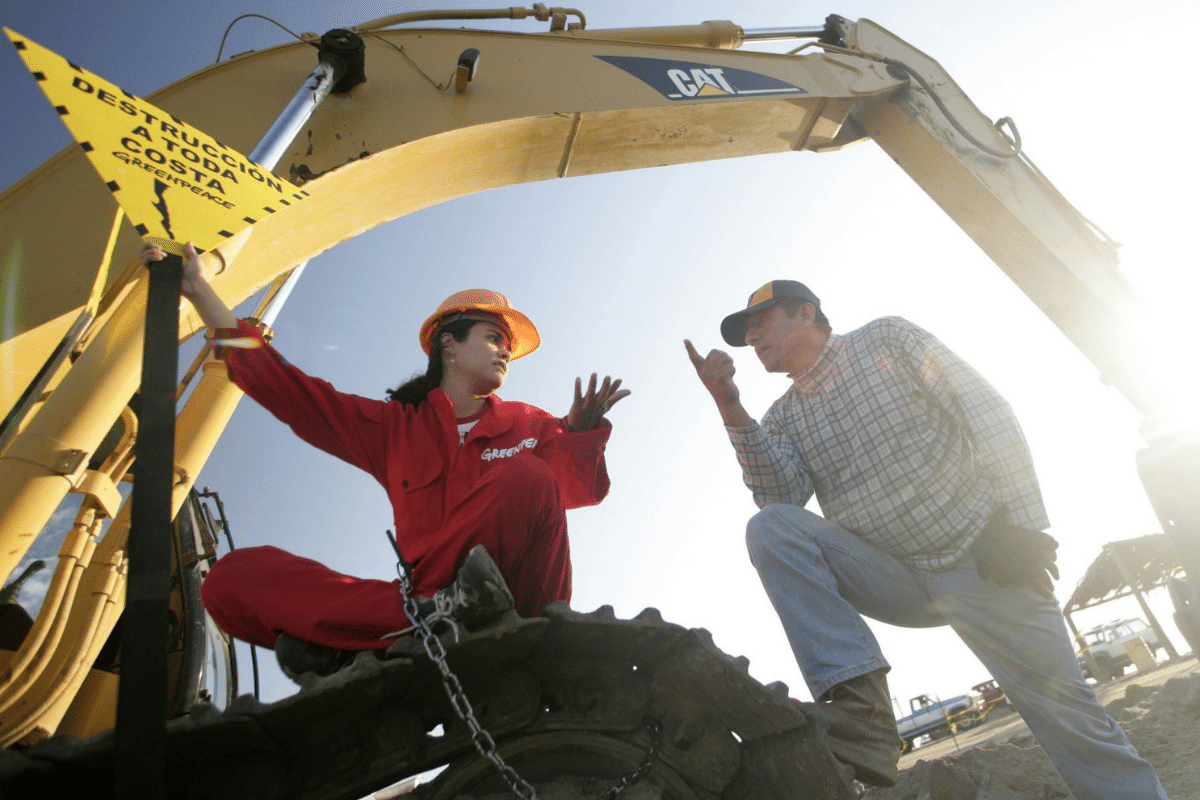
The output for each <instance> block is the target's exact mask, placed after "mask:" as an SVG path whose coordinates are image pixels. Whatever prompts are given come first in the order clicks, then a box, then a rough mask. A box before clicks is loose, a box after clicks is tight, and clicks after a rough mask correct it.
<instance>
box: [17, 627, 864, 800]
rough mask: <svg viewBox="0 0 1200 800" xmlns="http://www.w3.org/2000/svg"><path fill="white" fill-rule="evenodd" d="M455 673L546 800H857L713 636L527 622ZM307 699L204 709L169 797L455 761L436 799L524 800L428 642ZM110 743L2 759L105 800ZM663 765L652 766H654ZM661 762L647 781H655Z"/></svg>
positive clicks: (301, 799)
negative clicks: (479, 744) (456, 702)
mask: <svg viewBox="0 0 1200 800" xmlns="http://www.w3.org/2000/svg"><path fill="white" fill-rule="evenodd" d="M444 640H445V641H446V649H447V651H448V656H447V663H448V665H449V666H450V668H451V669H452V670H453V672H454V674H455V675H457V677H458V680H459V682H460V684H461V686H462V688H463V690H464V691H465V693H466V696H467V698H468V699H469V702H470V705H471V707H472V708H473V711H474V714H475V717H476V718H477V719H478V721H479V723H480V724H481V725H482V726H483V728H484V729H486V730H487V731H488V732H489V733H490V735H491V737H492V738H493V739H494V741H495V750H496V753H497V755H498V756H500V757H501V758H502V759H504V761H505V762H507V763H508V764H509V765H510V766H511V767H512V768H513V769H514V770H515V771H516V772H517V773H518V774H519V775H521V777H522V778H523V779H524V780H526V781H527V782H528V783H529V784H530V785H531V786H532V787H533V788H534V789H535V790H536V791H537V796H538V797H539V798H540V799H541V800H574V798H597V800H599V798H601V797H604V796H605V794H606V793H607V792H608V791H609V790H610V789H611V787H613V786H614V785H619V784H620V783H621V780H622V778H627V777H628V776H630V775H632V774H634V773H635V772H638V771H639V767H640V768H641V771H642V773H643V774H642V775H641V777H640V780H638V781H637V783H636V784H634V785H633V786H632V787H631V788H629V789H628V790H627V791H625V792H624V794H623V795H622V796H624V797H627V798H631V799H632V800H645V799H647V798H661V799H662V800H740V799H741V798H755V799H756V800H806V799H807V798H812V799H813V800H816V799H817V798H821V800H843V798H844V799H846V800H849V799H850V798H854V797H855V796H856V794H857V793H856V791H855V786H854V783H853V778H852V775H851V774H850V771H849V769H848V768H847V767H846V766H845V765H842V764H840V763H839V762H837V761H836V760H835V759H834V758H833V756H832V754H831V753H830V751H829V748H828V745H827V743H826V740H825V734H824V731H823V730H822V729H821V727H820V726H819V725H818V724H817V723H816V722H815V721H814V720H813V719H812V718H811V717H810V716H809V715H808V714H807V713H806V711H805V708H804V704H803V703H800V702H799V701H796V700H793V699H791V698H789V697H788V690H787V687H786V686H785V685H784V684H782V683H773V684H771V685H769V686H763V685H762V684H760V683H758V682H757V681H755V680H754V679H753V678H751V677H750V675H749V672H748V666H749V662H748V661H747V660H746V659H744V658H733V657H731V656H728V655H726V654H725V653H723V652H721V651H720V650H719V649H718V648H717V647H716V646H715V645H714V644H713V642H712V637H711V635H710V634H709V633H708V632H707V631H705V630H695V629H693V630H689V629H686V628H683V627H680V626H678V625H674V624H670V623H667V622H664V621H663V620H662V617H661V616H660V615H659V613H658V611H657V610H655V609H647V610H646V611H643V612H642V613H641V614H639V615H638V616H637V617H635V618H634V619H629V620H623V619H618V618H616V616H615V615H614V614H613V611H612V609H611V608H610V607H607V606H605V607H602V608H601V609H599V610H597V611H595V612H592V613H588V614H584V613H578V612H574V611H571V610H570V609H569V608H567V606H566V605H565V604H562V603H556V604H554V605H552V606H549V607H547V608H546V609H545V610H544V611H543V612H542V615H541V616H539V617H536V618H532V619H522V618H520V617H518V616H516V615H515V614H511V613H510V614H508V615H506V616H505V617H502V618H501V619H500V620H499V621H497V622H496V623H495V624H492V625H489V626H488V627H486V628H484V629H481V630H479V631H476V632H473V633H465V632H464V633H463V635H462V636H461V638H460V639H459V641H457V642H456V643H454V642H452V635H451V634H446V635H445V637H444ZM312 677H313V679H312V681H310V682H308V683H306V684H305V685H304V686H303V687H302V689H301V691H300V692H298V693H297V694H295V695H293V696H292V697H289V698H286V699H284V700H280V701H278V702H275V703H271V704H261V703H258V702H257V701H255V700H254V699H253V698H251V697H249V696H243V697H240V698H238V699H237V700H236V701H235V702H234V703H233V704H231V706H230V707H229V708H228V709H226V710H225V711H224V712H218V711H217V710H216V709H214V708H212V707H211V706H207V705H200V706H198V707H196V708H195V709H194V710H193V711H192V713H191V714H190V715H189V716H188V717H186V718H183V719H179V720H175V721H173V722H172V723H170V725H169V726H168V745H167V772H168V777H167V785H168V786H170V787H171V796H172V797H176V798H196V799H197V800H199V799H200V798H205V799H206V800H207V799H210V798H211V799H213V800H215V799H216V798H221V800H240V799H241V798H246V800H250V798H254V800H283V798H288V799H289V800H292V799H295V800H355V799H356V798H362V797H365V796H367V795H369V794H370V793H371V792H374V791H378V790H379V789H381V788H384V787H387V786H390V785H392V784H395V783H397V782H398V781H401V780H403V779H404V778H406V777H410V776H413V775H418V774H421V773H423V772H426V771H429V770H432V769H436V768H437V767H440V766H442V765H444V764H448V767H447V769H445V770H444V771H443V772H442V773H441V774H440V775H439V776H438V777H437V778H436V779H435V780H434V781H432V782H430V783H428V784H424V785H422V786H420V787H418V788H417V789H416V790H415V791H414V792H413V794H412V796H413V797H414V798H421V799H422V800H485V799H486V800H491V799H492V798H496V799H497V800H498V799H499V798H505V797H515V796H516V794H515V793H514V792H513V791H512V789H510V788H509V786H508V784H507V783H506V782H505V781H504V780H502V779H501V777H500V775H499V773H498V771H497V769H496V768H495V766H494V764H493V762H492V761H491V760H489V759H487V758H484V757H483V756H481V755H480V754H479V753H478V752H477V750H476V749H475V747H474V745H473V742H472V736H471V731H470V729H469V727H468V726H467V725H466V724H464V723H463V722H462V721H460V720H459V718H458V717H457V716H456V714H455V713H454V710H453V708H452V706H451V704H450V702H449V701H448V700H447V696H446V692H445V691H444V688H443V685H442V678H441V674H440V673H439V671H438V669H437V667H436V665H435V663H434V662H433V661H432V660H431V659H430V658H429V657H428V656H427V655H426V653H425V651H424V648H423V646H422V645H421V643H420V642H419V641H417V640H415V639H404V640H400V641H398V642H397V643H396V645H394V646H393V647H392V648H391V649H390V650H389V651H388V658H387V659H386V660H382V661H381V660H379V659H377V658H375V657H374V656H373V655H371V654H364V655H360V656H359V657H358V658H357V659H356V660H355V661H354V663H352V664H351V665H350V666H348V667H346V668H345V669H343V670H341V671H340V672H338V673H337V674H335V675H332V676H329V677H327V678H316V677H315V676H312ZM112 751H113V747H112V737H111V734H105V735H103V736H100V737H95V738H93V739H88V740H71V739H66V738H64V737H56V738H52V739H49V740H47V741H46V742H43V743H42V744H40V745H38V746H36V747H34V748H31V749H29V750H26V751H23V752H17V751H12V750H10V751H7V752H5V753H4V754H3V757H0V787H3V788H4V792H3V796H5V797H22V796H25V795H26V794H28V795H29V796H35V794H36V796H40V797H45V796H55V795H56V793H58V792H64V793H65V792H79V793H80V794H78V795H74V796H87V797H91V798H96V797H104V796H108V795H106V794H105V792H106V787H111V786H112ZM648 756H649V757H648ZM647 765H648V766H647Z"/></svg>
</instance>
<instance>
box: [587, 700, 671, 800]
mask: <svg viewBox="0 0 1200 800" xmlns="http://www.w3.org/2000/svg"><path fill="white" fill-rule="evenodd" d="M646 728H647V729H648V730H649V731H650V749H649V750H647V751H646V757H645V758H644V759H643V760H642V763H641V765H640V766H639V767H638V768H637V769H636V770H634V771H633V772H631V773H629V774H628V775H626V776H625V777H623V778H621V782H620V783H618V784H617V785H616V786H614V787H612V788H611V789H609V790H608V791H607V792H605V794H604V797H602V798H600V800H615V798H617V797H620V796H621V795H623V794H624V793H625V790H626V789H628V788H629V787H630V786H633V785H634V784H635V783H637V782H638V781H640V780H641V779H642V778H644V777H646V774H647V773H648V772H650V768H651V767H653V766H654V760H655V759H656V758H658V743H659V739H660V736H661V734H662V726H661V725H659V723H658V720H656V719H655V720H651V721H650V722H649V723H648V724H647V725H646Z"/></svg>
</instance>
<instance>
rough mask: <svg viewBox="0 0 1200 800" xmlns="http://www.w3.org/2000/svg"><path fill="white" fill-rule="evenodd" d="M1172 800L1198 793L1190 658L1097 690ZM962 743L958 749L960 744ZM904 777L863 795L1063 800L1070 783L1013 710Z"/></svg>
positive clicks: (1199, 747) (870, 798)
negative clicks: (1057, 769)
mask: <svg viewBox="0 0 1200 800" xmlns="http://www.w3.org/2000/svg"><path fill="white" fill-rule="evenodd" d="M1097 695H1098V696H1099V697H1100V699H1101V701H1102V702H1104V704H1105V707H1106V708H1107V709H1108V713H1109V714H1110V715H1112V717H1113V718H1114V719H1116V720H1117V721H1118V722H1119V723H1121V726H1122V727H1123V728H1124V729H1125V732H1126V733H1127V734H1128V735H1129V739H1130V741H1132V742H1133V744H1134V746H1135V747H1137V748H1138V750H1139V752H1141V754H1142V755H1143V756H1145V758H1146V759H1147V760H1148V761H1150V763H1151V764H1153V765H1154V768H1155V769H1156V770H1157V771H1158V776H1159V779H1160V780H1161V781H1162V784H1163V787H1164V788H1165V789H1166V790H1167V794H1168V795H1169V796H1170V797H1171V798H1172V800H1197V799H1198V798H1200V758H1198V757H1197V756H1200V666H1198V665H1197V662H1196V659H1195V658H1194V657H1188V658H1186V659H1182V660H1180V661H1177V662H1175V663H1172V664H1164V665H1161V666H1160V667H1159V668H1158V669H1156V670H1153V671H1150V672H1146V673H1142V674H1135V675H1131V676H1128V677H1125V678H1121V679H1119V680H1116V681H1112V682H1110V683H1108V684H1106V685H1104V686H1102V687H1100V688H1099V689H1098V691H1097ZM956 748H958V749H956ZM901 769H902V770H903V771H902V772H901V774H900V781H899V783H897V785H896V786H895V787H892V788H890V789H871V790H869V791H867V792H866V793H865V794H864V795H863V799H862V800H1057V798H1064V799H1066V798H1070V797H1071V795H1070V794H1069V793H1068V792H1067V787H1066V786H1065V785H1064V784H1063V782H1062V779H1061V778H1059V777H1058V773H1056V772H1055V771H1054V768H1053V767H1052V766H1051V765H1050V761H1049V759H1047V758H1046V755H1045V753H1043V752H1042V749H1041V747H1040V746H1039V745H1038V744H1037V742H1036V741H1035V740H1034V738H1033V737H1032V736H1031V735H1030V733H1029V730H1028V729H1027V728H1026V727H1025V725H1024V724H1023V723H1022V722H1021V721H1020V718H1019V717H1017V716H1016V715H1015V714H1009V715H1007V716H1004V717H1001V718H998V719H995V720H990V721H988V722H987V723H986V724H985V725H983V726H981V727H979V728H978V729H976V730H973V731H971V732H970V733H969V735H966V736H959V737H958V740H957V742H955V741H953V740H942V741H939V742H935V743H933V744H932V745H929V746H926V747H923V748H920V749H918V750H917V751H916V752H914V753H912V754H911V755H908V756H905V757H904V759H903V760H902V762H901Z"/></svg>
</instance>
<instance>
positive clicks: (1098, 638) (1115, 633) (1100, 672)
mask: <svg viewBox="0 0 1200 800" xmlns="http://www.w3.org/2000/svg"><path fill="white" fill-rule="evenodd" d="M1137 639H1142V640H1143V641H1145V642H1146V646H1147V647H1149V648H1150V650H1151V652H1154V651H1156V650H1159V649H1161V648H1162V647H1163V643H1162V642H1161V641H1159V638H1158V634H1157V633H1155V632H1154V629H1153V628H1151V627H1150V626H1149V625H1147V624H1146V623H1145V622H1143V621H1142V620H1140V619H1137V618H1134V619H1119V620H1116V621H1114V622H1109V623H1107V624H1105V625H1100V626H1098V627H1095V628H1092V629H1091V630H1088V631H1083V632H1082V633H1080V634H1079V645H1080V653H1079V666H1080V668H1081V669H1082V670H1083V675H1084V677H1086V678H1094V679H1095V680H1097V681H1100V682H1103V681H1107V680H1110V679H1112V678H1115V677H1117V676H1119V675H1122V674H1124V672H1125V668H1126V667H1128V666H1129V665H1130V664H1132V663H1133V659H1132V658H1131V657H1130V655H1129V652H1128V651H1127V650H1126V649H1125V645H1126V644H1128V643H1129V642H1133V641H1135V640H1137Z"/></svg>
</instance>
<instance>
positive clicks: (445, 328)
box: [387, 317, 481, 406]
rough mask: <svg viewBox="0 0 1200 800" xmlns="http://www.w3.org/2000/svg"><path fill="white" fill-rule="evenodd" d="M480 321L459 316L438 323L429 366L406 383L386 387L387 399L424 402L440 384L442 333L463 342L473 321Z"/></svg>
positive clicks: (416, 402)
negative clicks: (423, 372) (389, 387)
mask: <svg viewBox="0 0 1200 800" xmlns="http://www.w3.org/2000/svg"><path fill="white" fill-rule="evenodd" d="M480 321H481V320H478V319H463V318H461V317H460V318H458V319H452V320H450V321H449V322H444V323H442V324H441V325H439V326H438V328H437V330H435V331H434V332H433V346H432V347H430V348H429V367H428V369H426V370H425V374H424V375H422V374H420V373H417V374H416V375H413V376H412V378H410V379H409V380H408V382H407V383H404V384H402V385H400V386H398V387H396V388H395V389H388V390H387V399H388V400H395V401H396V402H398V403H411V404H412V405H414V406H415V405H419V404H420V403H422V402H424V401H425V398H426V397H428V396H429V392H430V391H432V390H433V389H436V388H438V387H439V386H441V385H442V345H441V341H442V334H443V333H448V334H450V335H451V336H453V337H454V341H456V342H465V341H466V340H467V336H468V335H469V334H470V333H471V328H474V327H475V323H477V322H480Z"/></svg>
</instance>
